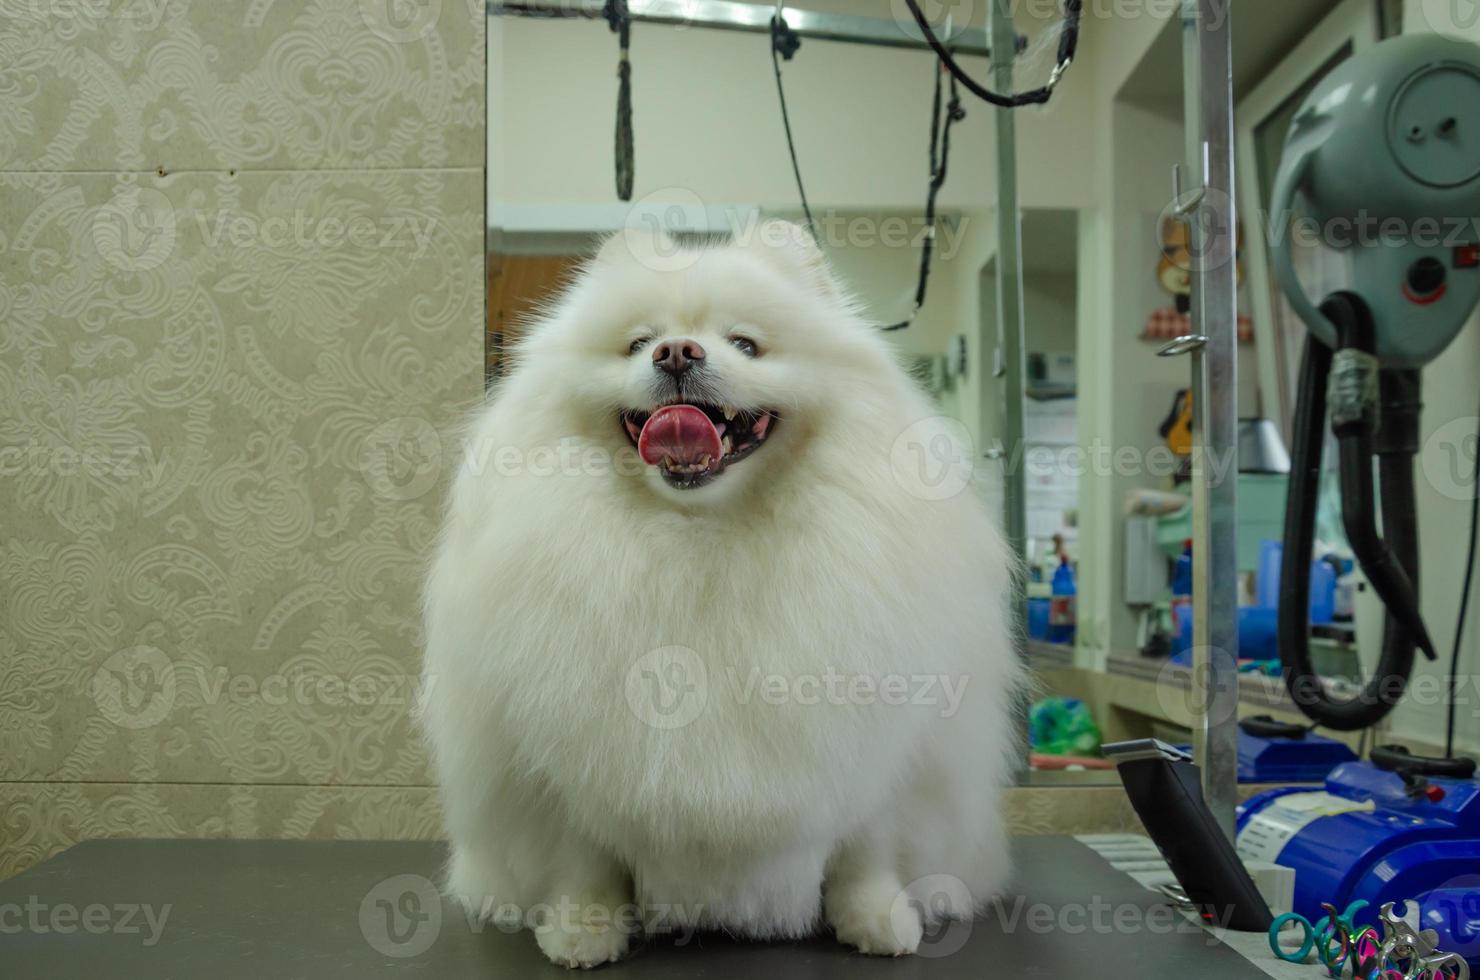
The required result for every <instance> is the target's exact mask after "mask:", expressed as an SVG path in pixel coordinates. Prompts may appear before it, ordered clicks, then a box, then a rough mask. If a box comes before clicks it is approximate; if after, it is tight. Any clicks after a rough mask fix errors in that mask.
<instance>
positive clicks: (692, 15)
mask: <svg viewBox="0 0 1480 980" xmlns="http://www.w3.org/2000/svg"><path fill="white" fill-rule="evenodd" d="M602 7H603V3H602V0H488V14H489V16H491V17H532V18H536V19H545V20H556V19H562V20H563V19H573V18H575V19H584V20H597V19H600V18H601V17H602V16H603V14H602ZM901 9H902V8H901ZM627 11H628V15H629V16H630V17H631V18H632V20H633V21H634V22H636V23H649V24H675V25H679V26H682V27H705V28H711V29H714V30H722V31H748V32H751V33H756V34H769V33H770V31H771V17H772V16H773V15H774V14H775V12H776V5H775V4H774V3H737V2H734V0H628V2H627ZM782 17H783V19H785V21H786V24H787V26H788V27H790V28H791V29H792V30H793V31H795V32H796V33H797V34H799V35H800V36H802V37H803V38H817V39H819V40H823V41H847V42H851V43H853V44H873V45H879V46H882V47H890V48H927V47H928V45H927V44H926V43H925V39H924V37H922V36H921V34H920V30H919V27H918V26H916V24H915V22H914V20H913V19H912V18H911V17H909V16H908V15H907V14H901V15H900V16H897V17H893V18H885V17H860V16H857V15H855V14H834V13H822V12H819V11H815V10H793V9H791V8H786V9H784V10H783V11H782ZM939 32H940V30H939V29H937V33H939ZM941 39H942V40H947V38H946V37H945V35H942V37H941ZM948 43H949V44H950V45H951V47H952V48H953V49H955V50H956V51H957V52H958V53H960V54H977V55H990V53H991V52H990V50H989V48H988V45H987V38H986V34H985V32H983V31H979V30H974V29H973V30H963V31H959V32H953V33H952V34H951V35H950V37H949V39H948ZM1025 43H1026V39H1025V38H1019V37H1016V36H1015V35H1009V36H1008V39H1007V41H1006V43H1005V46H1004V49H1003V50H1021V48H1022V45H1023V44H1025Z"/></svg>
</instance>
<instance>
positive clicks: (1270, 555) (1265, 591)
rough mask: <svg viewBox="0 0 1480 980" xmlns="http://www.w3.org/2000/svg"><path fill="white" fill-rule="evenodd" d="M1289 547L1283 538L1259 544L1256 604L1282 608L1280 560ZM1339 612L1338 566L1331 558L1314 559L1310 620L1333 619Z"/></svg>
mask: <svg viewBox="0 0 1480 980" xmlns="http://www.w3.org/2000/svg"><path fill="white" fill-rule="evenodd" d="M1284 554H1285V547H1284V545H1283V544H1282V543H1281V542H1279V541H1265V542H1264V544H1262V545H1261V546H1260V548H1259V571H1258V572H1257V576H1258V578H1257V581H1256V582H1255V598H1257V599H1258V600H1259V601H1258V602H1257V603H1255V605H1258V606H1263V607H1265V608H1266V609H1278V608H1279V605H1280V563H1281V562H1282V561H1283V560H1284ZM1335 616H1336V570H1335V569H1334V568H1332V567H1331V563H1330V562H1328V561H1320V560H1317V561H1312V562H1311V563H1310V621H1311V622H1312V623H1329V622H1331V621H1332V620H1333V619H1334V618H1335Z"/></svg>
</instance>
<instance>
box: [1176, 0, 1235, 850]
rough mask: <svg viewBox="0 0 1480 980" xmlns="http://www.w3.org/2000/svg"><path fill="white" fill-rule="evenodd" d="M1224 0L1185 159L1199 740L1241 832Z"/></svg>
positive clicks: (1205, 46) (1191, 115)
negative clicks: (1196, 337)
mask: <svg viewBox="0 0 1480 980" xmlns="http://www.w3.org/2000/svg"><path fill="white" fill-rule="evenodd" d="M1230 19H1231V18H1230V17H1229V10H1228V4H1227V0H1184V5H1183V28H1184V33H1183V38H1184V44H1183V57H1184V58H1186V59H1188V60H1189V61H1192V62H1193V63H1192V64H1189V65H1187V71H1186V73H1185V77H1186V79H1187V81H1188V82H1193V81H1195V82H1196V86H1195V87H1189V88H1188V89H1187V90H1186V105H1187V109H1186V111H1187V124H1188V128H1189V130H1190V132H1192V133H1195V134H1197V138H1196V139H1195V140H1194V141H1191V145H1190V147H1189V149H1190V150H1191V152H1192V155H1193V159H1192V160H1190V161H1189V163H1190V164H1191V165H1192V166H1193V168H1194V172H1196V173H1198V174H1200V175H1201V181H1202V183H1201V187H1202V193H1201V199H1200V201H1199V202H1198V206H1197V210H1196V211H1195V213H1194V215H1195V218H1194V226H1193V229H1192V234H1191V236H1190V237H1191V239H1192V240H1193V241H1194V242H1196V243H1197V245H1198V246H1199V247H1198V248H1197V250H1196V254H1195V255H1194V259H1195V265H1194V268H1193V270H1192V272H1193V274H1192V326H1193V333H1194V334H1200V335H1202V336H1204V337H1206V338H1207V340H1206V343H1205V344H1204V345H1202V346H1201V347H1200V348H1199V349H1198V350H1195V351H1194V352H1193V403H1194V404H1193V408H1194V420H1193V436H1194V438H1193V468H1192V514H1193V551H1192V596H1193V600H1192V601H1193V613H1192V615H1193V640H1192V643H1193V685H1194V691H1195V692H1196V695H1197V701H1198V705H1199V707H1200V708H1201V718H1200V720H1199V724H1198V727H1197V730H1196V731H1195V732H1194V733H1193V749H1194V755H1195V757H1196V760H1197V763H1198V766H1199V767H1200V769H1201V770H1202V782H1203V796H1204V797H1205V798H1206V800H1207V803H1208V807H1209V809H1211V810H1212V813H1213V817H1214V819H1216V820H1217V821H1218V823H1219V825H1220V826H1221V827H1222V828H1223V833H1224V834H1225V835H1226V836H1227V837H1228V838H1229V839H1230V840H1232V839H1233V837H1234V807H1235V806H1236V804H1237V802H1238V801H1237V796H1238V661H1237V651H1238V555H1237V543H1238V526H1237V496H1236V493H1237V486H1238V457H1237V452H1238V450H1237V429H1238V278H1237V276H1238V271H1237V264H1236V261H1235V252H1236V247H1237V246H1236V241H1237V230H1236V225H1235V221H1236V220H1237V219H1236V218H1235V213H1236V212H1235V210H1234V200H1233V75H1232V69H1231V62H1232V45H1231V30H1230V23H1229V22H1230Z"/></svg>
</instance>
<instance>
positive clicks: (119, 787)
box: [0, 783, 441, 878]
mask: <svg viewBox="0 0 1480 980" xmlns="http://www.w3.org/2000/svg"><path fill="white" fill-rule="evenodd" d="M440 836H441V818H440V815H439V813H438V810H437V803H436V797H435V794H434V792H433V791H432V790H431V789H428V788H425V787H404V788H381V787H365V786H353V787H311V786H219V785H195V786H178V785H160V786H155V785H149V784H147V783H132V784H130V783H82V784H66V783H50V784H43V783H31V784H16V783H8V784H7V783H0V840H3V841H4V842H5V846H4V847H0V878H8V877H10V876H11V875H15V874H19V873H20V872H22V871H24V870H26V869H27V868H29V867H31V866H32V865H34V864H37V863H39V862H41V861H44V860H46V859H47V858H49V857H51V856H52V855H54V854H56V853H58V852H60V851H63V850H65V849H66V848H68V847H71V846H72V845H73V844H76V843H78V842H80V841H84V840H92V839H95V838H101V837H229V838H278V839H293V840H308V839H312V840H386V839H393V840H435V839H438V838H440Z"/></svg>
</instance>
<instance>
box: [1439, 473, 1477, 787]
mask: <svg viewBox="0 0 1480 980" xmlns="http://www.w3.org/2000/svg"><path fill="white" fill-rule="evenodd" d="M1477 537H1480V459H1477V460H1476V462H1475V486H1474V488H1473V489H1472V490H1471V494H1470V548H1469V552H1468V556H1467V557H1466V558H1465V584H1464V585H1463V586H1461V589H1462V591H1461V592H1460V596H1459V621H1458V622H1457V623H1455V624H1454V652H1453V653H1452V654H1451V655H1450V660H1449V719H1448V722H1447V723H1446V724H1445V726H1444V756H1445V758H1449V759H1452V758H1454V721H1455V715H1454V709H1455V701H1456V699H1457V696H1458V694H1459V691H1458V690H1457V688H1458V687H1459V648H1460V641H1461V640H1462V639H1464V635H1465V617H1466V616H1467V615H1468V614H1469V611H1470V587H1471V586H1472V585H1474V584H1475V545H1476V539H1477Z"/></svg>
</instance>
